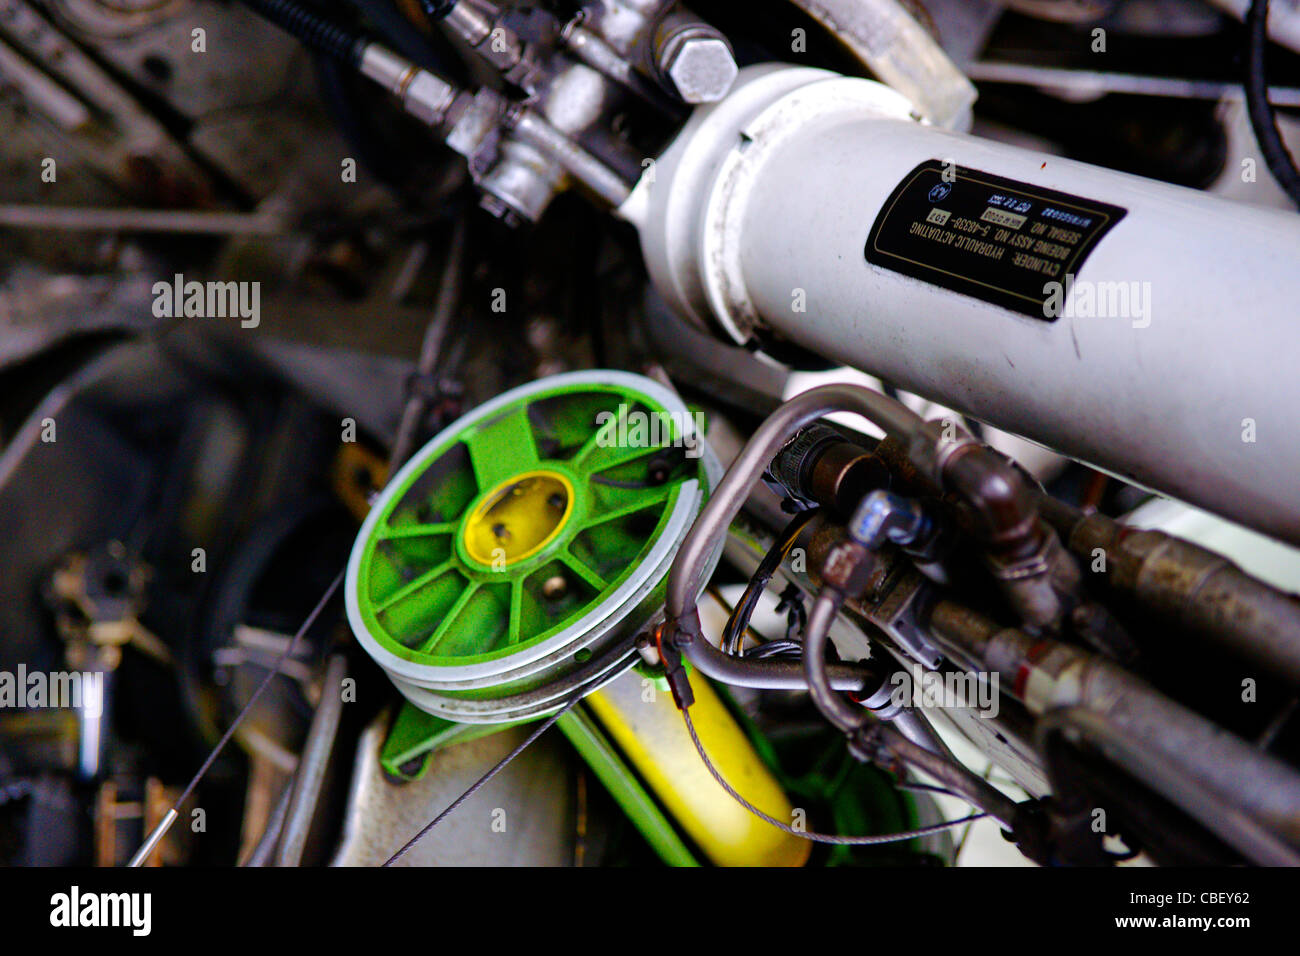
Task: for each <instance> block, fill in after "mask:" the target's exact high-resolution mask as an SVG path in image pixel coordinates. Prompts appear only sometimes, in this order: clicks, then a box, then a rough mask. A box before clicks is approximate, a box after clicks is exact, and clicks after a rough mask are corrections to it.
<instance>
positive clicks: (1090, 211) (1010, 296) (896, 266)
mask: <svg viewBox="0 0 1300 956" xmlns="http://www.w3.org/2000/svg"><path fill="white" fill-rule="evenodd" d="M1125 212H1127V210H1124V209H1121V208H1120V207H1119V206H1111V205H1108V204H1107V203H1102V202H1096V201H1095V200H1092V199H1084V198H1082V197H1080V196H1071V195H1070V194H1069V193H1062V192H1057V191H1056V190H1053V189H1042V188H1040V187H1038V186H1031V185H1030V184H1029V183H1022V182H1016V181H1015V180H1013V179H1005V178H1003V177H1001V176H994V175H993V174H992V173H984V172H980V171H979V170H978V169H967V168H965V167H963V166H953V165H951V164H945V163H943V162H941V161H940V160H937V159H932V160H929V161H927V162H924V163H922V164H921V165H919V166H917V167H916V168H915V169H914V170H912V171H911V172H910V173H908V175H907V177H906V178H904V180H903V181H902V182H901V183H899V184H898V188H897V189H895V190H894V191H893V193H892V194H891V195H890V197H889V199H888V200H886V202H885V205H884V208H882V209H881V210H880V215H879V216H877V217H876V221H875V223H874V224H873V225H872V227H871V235H870V236H868V237H867V249H866V255H867V261H868V262H870V263H873V264H875V265H878V266H883V267H884V268H886V269H892V270H893V271H894V272H901V273H902V274H903V275H907V276H911V277H913V278H914V279H922V280H924V281H926V282H932V283H934V284H935V285H939V286H943V287H944V288H945V289H952V290H953V291H954V292H962V293H965V294H966V295H972V296H975V297H976V298H978V299H983V300H984V301H985V302H992V303H994V304H996V305H1001V306H1005V307H1006V308H1008V309H1014V310H1015V311H1016V312H1021V313H1023V314H1025V315H1030V316H1033V317H1034V318H1036V319H1043V320H1044V321H1047V322H1054V321H1055V320H1056V318H1057V314H1058V312H1059V306H1060V304H1061V302H1062V291H1063V290H1067V289H1068V288H1069V285H1070V283H1072V282H1073V280H1074V278H1075V277H1076V276H1077V275H1078V272H1079V269H1080V268H1081V267H1082V266H1083V263H1084V260H1086V259H1087V258H1088V256H1089V254H1091V252H1092V250H1093V249H1094V248H1095V247H1096V245H1097V243H1098V242H1099V241H1100V240H1101V237H1102V236H1104V235H1106V233H1107V232H1109V231H1110V229H1111V227H1112V226H1114V225H1115V223H1117V222H1119V221H1120V220H1121V219H1123V218H1124V214H1125ZM1067 276H1069V279H1067V278H1066V277H1067Z"/></svg>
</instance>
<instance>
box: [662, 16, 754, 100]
mask: <svg viewBox="0 0 1300 956" xmlns="http://www.w3.org/2000/svg"><path fill="white" fill-rule="evenodd" d="M660 69H661V70H662V72H663V75H664V78H665V79H666V80H667V81H668V83H669V84H670V85H671V86H672V88H673V91H674V92H676V94H677V95H678V96H679V97H681V99H682V101H683V102H686V103H692V104H697V103H716V102H717V101H718V100H720V99H722V98H723V97H724V96H726V95H727V93H729V92H730V91H731V86H732V84H733V83H735V82H736V75H737V73H739V71H740V70H739V67H737V66H736V58H735V57H734V56H733V55H732V53H731V47H730V46H728V45H727V42H726V41H725V40H723V39H722V38H721V37H720V36H718V35H716V34H713V33H711V32H705V33H695V32H692V31H689V30H687V31H683V32H681V33H679V34H677V35H675V36H673V37H672V38H671V39H669V41H668V42H667V43H666V44H665V45H664V49H663V55H662V57H661V59H660Z"/></svg>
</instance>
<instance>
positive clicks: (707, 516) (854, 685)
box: [667, 385, 925, 691]
mask: <svg viewBox="0 0 1300 956" xmlns="http://www.w3.org/2000/svg"><path fill="white" fill-rule="evenodd" d="M837 411H849V412H855V413H857V414H860V415H862V416H864V417H865V418H868V419H870V420H871V421H873V422H875V423H876V424H877V425H879V426H880V427H882V428H883V429H885V431H887V432H888V433H890V434H893V435H896V436H898V437H899V438H901V439H903V440H904V441H905V442H907V443H909V444H910V443H911V441H912V439H913V438H915V437H919V436H920V434H921V429H922V426H924V424H925V422H924V420H923V419H922V418H921V417H920V416H919V415H917V414H916V413H915V412H913V411H911V410H910V409H908V408H907V407H906V406H904V405H902V404H900V403H898V402H896V401H894V400H893V399H890V398H887V397H885V396H884V395H881V394H879V393H878V392H873V391H871V390H869V389H865V388H860V387H858V386H852V385H825V386H822V387H820V388H815V389H811V390H810V391H807V392H804V393H803V394H801V395H798V396H796V397H795V398H793V399H791V400H790V401H788V402H786V403H785V404H784V405H782V406H781V407H780V408H778V409H777V410H776V411H775V412H773V413H772V415H771V416H770V417H769V418H768V419H767V420H766V421H764V422H763V424H762V425H760V426H759V427H758V430H757V431H755V432H754V435H753V437H752V438H750V440H749V442H748V443H747V444H746V445H745V447H744V448H743V449H742V450H741V452H740V454H739V455H738V456H737V458H736V460H735V462H734V463H733V464H732V466H731V468H730V469H729V470H728V472H727V474H726V476H725V477H724V478H723V479H722V481H721V482H720V483H719V484H718V487H717V488H716V489H715V490H714V492H713V494H712V496H711V497H710V498H709V501H708V504H706V505H705V506H704V509H703V510H702V511H701V512H700V515H699V517H698V518H697V519H696V521H695V524H694V525H693V526H692V527H691V530H690V533H689V534H687V536H686V539H685V540H684V541H683V543H682V546H681V547H680V548H679V549H678V552H677V557H676V558H675V559H674V560H673V566H672V570H671V571H670V572H669V576H668V597H667V612H668V622H669V625H670V630H671V631H672V632H673V633H672V636H673V637H674V638H675V639H677V640H678V642H679V643H681V644H682V649H683V651H684V653H685V654H686V656H687V657H688V658H689V659H690V660H691V662H692V663H693V664H694V665H695V666H696V667H698V668H699V669H700V670H701V672H703V673H704V674H705V675H706V676H708V677H711V678H713V679H714V680H719V681H722V682H723V683H729V684H737V685H740V686H743V687H759V688H770V689H786V690H796V689H804V688H806V687H807V678H806V677H805V676H804V673H803V668H802V666H801V665H799V664H797V663H792V662H788V661H780V660H755V659H752V658H751V659H745V658H736V657H730V656H729V655H727V654H724V653H723V652H722V651H720V650H718V649H717V648H715V647H713V645H712V644H710V643H709V642H708V641H707V640H705V639H704V637H703V635H702V634H700V632H699V615H698V610H697V604H696V600H697V598H696V595H697V594H698V593H699V592H700V590H701V589H702V585H703V580H702V579H703V575H704V571H705V569H706V568H707V567H708V566H709V559H710V558H711V556H712V554H713V551H714V549H715V548H716V546H717V543H718V542H719V541H720V540H722V535H724V534H725V533H726V530H727V528H728V527H730V525H731V522H732V521H733V520H734V519H735V517H736V515H737V514H739V512H740V509H741V507H742V506H743V505H744V502H745V499H746V498H747V497H748V495H749V492H750V489H751V488H752V487H753V485H754V484H755V483H756V482H757V481H758V479H759V477H760V476H761V475H762V474H763V472H764V471H765V470H766V468H767V466H768V463H769V462H770V461H771V460H772V458H773V457H775V455H776V454H777V452H779V451H780V450H781V447H782V446H783V445H784V444H785V443H786V442H787V441H788V440H789V439H790V437H791V436H793V435H794V434H795V433H796V432H797V431H798V430H799V429H800V428H802V427H804V426H805V425H809V424H811V423H812V422H814V421H816V420H817V419H818V418H821V417H823V416H824V415H827V414H830V413H831V412H837ZM827 672H828V679H829V680H830V683H831V686H832V687H834V688H835V689H836V690H848V691H860V690H862V689H863V687H864V677H865V675H864V673H863V670H862V669H861V668H857V667H853V666H851V665H842V664H840V665H833V666H831V667H829V668H828V669H827Z"/></svg>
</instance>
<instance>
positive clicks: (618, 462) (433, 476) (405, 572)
mask: <svg viewBox="0 0 1300 956" xmlns="http://www.w3.org/2000/svg"><path fill="white" fill-rule="evenodd" d="M634 413H641V414H640V415H636V414H634ZM638 425H640V427H638ZM647 426H648V427H647ZM679 429H680V423H679V422H678V421H677V420H676V419H675V418H674V417H673V416H671V415H669V414H668V413H667V410H666V409H665V408H663V407H662V406H660V405H659V404H658V403H657V402H655V401H654V400H653V399H651V398H650V397H649V396H647V395H644V394H643V393H641V392H639V391H637V390H635V389H631V388H627V387H624V386H621V385H617V384H601V383H586V384H569V385H560V386H557V387H555V388H553V389H550V390H542V391H538V392H535V393H533V394H531V395H528V396H525V397H522V398H520V399H519V400H518V401H517V402H515V403H512V404H510V405H507V406H505V407H504V408H502V409H500V410H498V411H497V412H496V413H495V414H493V415H492V417H491V418H489V419H487V420H484V421H480V422H476V423H474V424H471V425H468V426H466V427H465V428H463V429H461V430H459V431H457V432H455V433H453V434H451V435H449V436H447V437H446V438H445V439H444V440H443V441H442V442H441V444H440V446H439V447H438V449H436V451H435V452H434V454H433V455H432V456H431V457H430V458H429V461H428V464H426V465H425V466H424V467H423V468H421V469H418V470H417V471H414V472H412V474H410V475H409V476H407V477H406V479H405V480H404V481H403V483H402V485H401V486H400V487H399V488H398V490H397V493H396V494H394V495H393V496H392V498H391V499H389V500H388V501H387V503H386V504H385V505H384V511H383V513H382V514H381V515H380V518H379V522H378V524H377V525H376V527H375V531H374V533H373V534H372V535H371V536H370V538H369V540H368V541H366V543H365V545H364V550H363V553H362V556H361V559H360V567H359V572H360V573H359V574H358V578H357V580H358V582H359V583H358V586H357V587H358V593H357V595H356V598H357V606H358V609H359V610H360V612H361V616H362V618H363V620H364V621H365V625H366V629H367V631H368V632H369V633H370V634H372V635H373V636H374V638H375V639H376V640H377V641H378V642H379V643H380V644H381V645H382V646H383V647H384V648H385V649H387V650H388V651H390V652H392V653H393V654H395V655H397V656H399V657H402V658H404V659H406V660H409V661H413V662H416V663H419V664H424V665H428V666H433V667H437V666H455V665H465V664H474V663H479V662H485V661H492V660H498V659H501V658H504V657H508V656H509V655H511V654H514V653H517V652H519V651H522V650H524V649H527V648H529V647H532V646H534V645H536V644H539V643H541V642H542V641H544V640H546V639H547V638H548V637H550V636H552V635H553V634H556V633H558V632H559V631H560V630H562V629H563V628H564V627H566V626H568V625H569V624H571V623H573V622H575V621H577V620H579V619H580V618H581V617H582V616H583V615H585V614H586V613H588V612H589V611H591V610H593V609H594V608H595V607H596V606H597V605H598V604H599V603H600V602H601V601H602V600H603V599H604V598H605V597H606V596H607V595H608V594H609V593H610V592H611V591H613V590H614V589H615V588H617V587H618V586H619V585H621V584H622V583H623V582H624V581H625V580H626V579H627V577H628V576H629V575H630V574H632V573H633V572H634V570H635V569H636V568H637V567H638V565H639V564H640V563H641V561H642V559H643V558H644V556H645V555H646V553H647V552H648V551H649V550H650V548H651V547H652V545H653V543H654V541H656V540H657V539H658V538H659V536H660V535H661V534H662V532H663V530H664V528H665V525H666V523H667V521H668V517H669V515H670V514H671V512H672V510H673V506H674V505H675V504H676V502H677V499H678V496H679V495H680V494H681V486H682V484H683V483H684V482H686V481H689V480H690V479H698V480H700V481H701V482H705V481H706V476H705V472H704V464H703V460H702V459H692V458H688V457H686V456H685V454H683V453H682V449H681V448H679V447H675V446H676V445H678V444H680V433H679ZM665 464H666V467H667V477H666V480H662V481H660V482H659V483H657V484H656V483H655V481H654V480H652V479H651V478H650V475H651V473H652V471H655V470H656V468H662V467H663V466H664V465H665ZM533 470H545V471H550V472H555V473H557V474H559V475H562V476H564V477H565V478H567V479H568V480H569V481H570V482H571V483H572V485H573V489H574V494H573V497H574V501H573V510H572V512H571V514H570V516H569V518H568V520H567V521H565V523H564V525H563V527H562V528H561V529H560V531H559V533H558V534H557V535H556V536H555V537H554V538H553V539H552V540H551V541H550V542H549V543H547V544H546V545H545V547H543V548H542V549H541V550H540V551H539V552H538V553H536V554H533V555H530V556H528V557H524V558H521V559H519V560H518V561H515V562H511V563H509V564H507V565H506V566H505V567H504V568H495V569H494V568H492V567H489V566H487V565H484V564H481V563H479V562H478V561H475V560H474V559H473V558H472V557H471V556H470V555H469V553H468V552H467V550H466V548H465V543H464V526H465V522H466V520H467V519H468V517H469V516H470V515H471V514H473V512H474V510H475V509H476V508H477V507H478V505H479V504H480V503H481V502H483V501H485V500H486V499H487V498H488V496H490V495H492V494H493V493H494V492H496V491H497V490H498V489H499V488H500V487H501V485H502V484H503V483H505V482H508V481H509V480H510V479H511V478H512V477H514V476H516V475H520V474H523V473H525V472H529V471H533ZM556 577H559V578H562V579H563V580H564V582H565V584H566V585H567V587H565V588H564V589H562V596H560V597H558V598H556V597H554V596H553V595H552V596H551V597H548V596H547V595H546V594H545V593H543V585H544V584H545V583H546V582H549V581H551V580H552V579H554V578H556ZM548 590H550V589H548Z"/></svg>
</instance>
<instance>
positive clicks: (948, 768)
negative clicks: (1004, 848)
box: [879, 724, 1016, 830]
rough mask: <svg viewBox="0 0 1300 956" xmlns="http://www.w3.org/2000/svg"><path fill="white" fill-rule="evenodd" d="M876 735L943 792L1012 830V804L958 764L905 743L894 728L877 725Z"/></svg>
mask: <svg viewBox="0 0 1300 956" xmlns="http://www.w3.org/2000/svg"><path fill="white" fill-rule="evenodd" d="M879 733H880V739H881V741H882V742H883V743H884V745H885V746H886V747H888V748H889V750H890V751H891V752H893V754H894V755H895V756H897V757H898V758H899V759H900V760H902V761H903V762H904V763H909V764H912V765H913V766H914V767H916V768H917V769H919V770H922V771H924V772H925V773H927V774H929V775H930V776H931V777H933V778H934V779H935V780H937V781H938V782H939V783H940V784H942V785H943V786H944V787H946V788H947V789H949V790H952V791H953V792H954V793H959V794H961V796H962V797H963V798H964V799H966V800H969V801H970V803H971V804H972V805H973V806H976V807H978V808H979V809H980V810H982V811H984V812H985V813H987V814H988V815H989V816H991V817H992V818H993V819H994V820H997V821H998V822H999V823H1001V824H1002V825H1003V826H1004V827H1006V828H1007V829H1008V830H1010V829H1013V826H1012V824H1013V821H1014V819H1015V815H1016V802H1015V801H1014V800H1012V799H1011V798H1010V797H1008V796H1007V795H1006V794H1005V793H1003V792H1002V791H1000V790H998V789H996V788H995V787H994V786H993V785H992V784H990V783H989V782H988V781H986V780H984V779H983V778H982V777H979V776H976V775H975V774H974V773H972V772H971V771H969V770H967V769H966V768H965V767H963V766H962V765H961V764H959V763H954V762H952V761H950V760H947V759H945V758H943V757H941V756H939V755H938V754H933V753H931V752H930V751H928V750H926V749H925V748H924V747H922V746H921V745H920V744H917V743H913V742H912V741H910V740H908V739H907V737H906V735H904V734H903V732H902V731H900V730H899V729H898V728H897V727H891V726H889V725H887V724H885V725H881V727H880V731H879Z"/></svg>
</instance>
